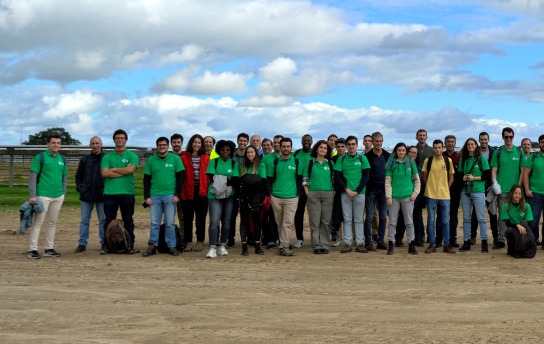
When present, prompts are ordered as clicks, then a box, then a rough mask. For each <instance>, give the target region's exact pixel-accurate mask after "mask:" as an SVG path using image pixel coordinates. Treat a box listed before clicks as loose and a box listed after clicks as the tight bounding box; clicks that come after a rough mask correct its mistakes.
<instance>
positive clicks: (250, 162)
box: [240, 145, 266, 256]
mask: <svg viewBox="0 0 544 344" xmlns="http://www.w3.org/2000/svg"><path fill="white" fill-rule="evenodd" d="M258 149H259V148H258V147H257V146H254V145H249V146H247V148H246V150H245V152H244V157H243V159H242V161H241V162H242V170H241V177H240V239H241V240H242V255H244V256H247V255H248V254H249V253H248V250H247V246H248V244H249V240H250V239H251V238H253V240H254V246H255V253H256V254H264V251H263V250H262V249H261V204H262V203H263V202H264V200H265V192H266V167H265V165H264V164H263V163H261V159H260V158H259V151H258ZM250 223H251V224H252V225H253V235H252V236H250V230H249V228H250Z"/></svg>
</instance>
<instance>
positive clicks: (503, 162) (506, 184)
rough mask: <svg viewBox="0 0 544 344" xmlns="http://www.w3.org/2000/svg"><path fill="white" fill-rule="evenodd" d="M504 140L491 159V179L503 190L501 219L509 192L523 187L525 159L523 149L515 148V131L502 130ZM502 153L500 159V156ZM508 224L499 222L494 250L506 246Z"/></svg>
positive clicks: (498, 205) (499, 207)
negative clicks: (505, 234)
mask: <svg viewBox="0 0 544 344" xmlns="http://www.w3.org/2000/svg"><path fill="white" fill-rule="evenodd" d="M502 139H503V140H504V146H501V147H499V148H498V149H497V150H495V152H493V157H492V158H491V164H490V166H491V179H492V180H493V184H495V183H498V184H499V186H500V188H501V195H499V196H498V198H497V208H498V210H499V212H498V214H499V218H500V216H501V209H502V205H503V204H504V203H505V202H506V198H507V197H508V190H510V189H511V188H512V186H513V185H521V183H522V181H523V179H522V175H521V174H520V171H521V167H522V165H521V162H522V160H523V159H524V157H523V151H522V150H521V148H519V147H516V146H514V144H513V142H514V129H512V128H509V127H506V128H503V129H502ZM499 152H500V159H498V158H497V157H498V155H499ZM505 229H506V224H505V222H504V221H501V220H499V241H498V242H497V243H496V244H495V245H493V249H494V250H497V249H501V248H504V247H505V246H506V244H505V239H504V231H505Z"/></svg>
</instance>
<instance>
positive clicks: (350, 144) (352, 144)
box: [346, 143, 357, 146]
mask: <svg viewBox="0 0 544 344" xmlns="http://www.w3.org/2000/svg"><path fill="white" fill-rule="evenodd" d="M346 146H357V144H356V143H346Z"/></svg>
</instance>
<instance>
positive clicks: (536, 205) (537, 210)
mask: <svg viewBox="0 0 544 344" xmlns="http://www.w3.org/2000/svg"><path fill="white" fill-rule="evenodd" d="M527 203H529V205H530V206H531V211H532V212H533V218H534V220H533V221H531V222H529V226H530V227H531V231H533V234H534V235H535V239H536V240H538V238H539V235H538V225H539V223H540V216H541V215H542V210H543V209H544V195H543V194H537V193H535V192H533V197H531V198H529V200H528V201H527ZM542 238H543V239H544V224H543V225H542Z"/></svg>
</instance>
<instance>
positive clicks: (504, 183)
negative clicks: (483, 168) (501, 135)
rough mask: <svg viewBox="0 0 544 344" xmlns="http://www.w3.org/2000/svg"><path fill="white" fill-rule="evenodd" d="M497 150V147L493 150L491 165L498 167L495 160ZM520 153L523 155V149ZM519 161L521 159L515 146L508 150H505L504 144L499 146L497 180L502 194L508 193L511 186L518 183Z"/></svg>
mask: <svg viewBox="0 0 544 344" xmlns="http://www.w3.org/2000/svg"><path fill="white" fill-rule="evenodd" d="M498 152H499V150H498V149H497V150H495V152H493V157H492V158H491V167H499V164H498V162H497V153H498ZM521 154H522V155H523V151H521ZM521 161H522V159H520V156H519V152H518V149H517V147H516V146H513V147H512V150H511V151H510V152H509V151H507V150H506V148H505V147H504V146H502V147H501V164H500V165H501V166H500V167H499V173H498V174H497V182H498V183H499V185H500V186H501V192H502V193H503V194H507V193H509V192H510V189H511V188H512V186H514V185H517V184H518V182H519V169H520V168H521Z"/></svg>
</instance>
